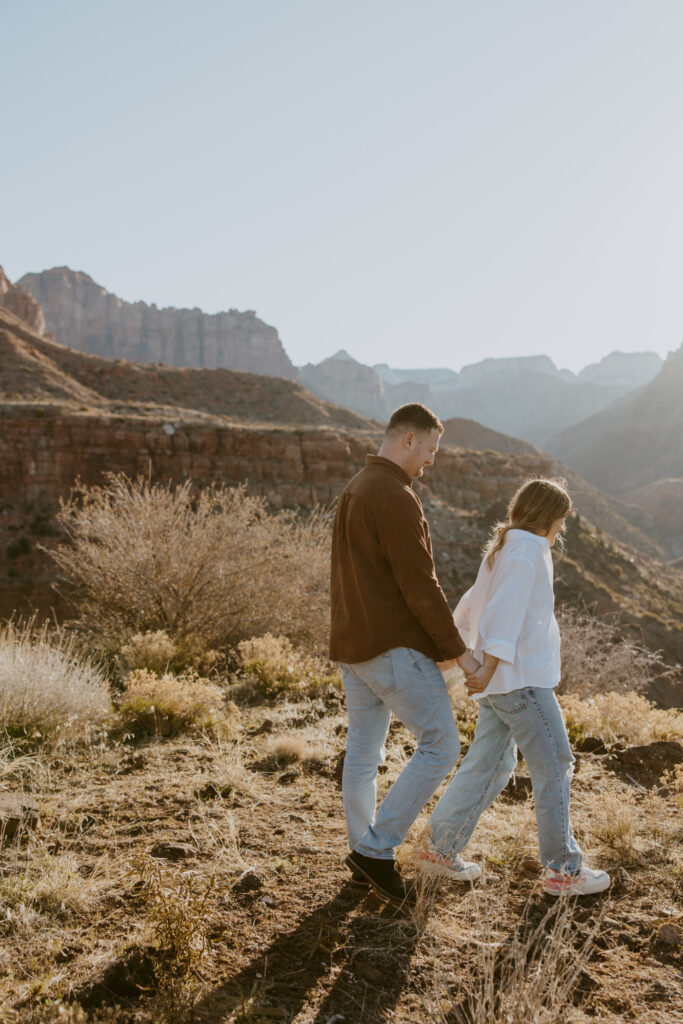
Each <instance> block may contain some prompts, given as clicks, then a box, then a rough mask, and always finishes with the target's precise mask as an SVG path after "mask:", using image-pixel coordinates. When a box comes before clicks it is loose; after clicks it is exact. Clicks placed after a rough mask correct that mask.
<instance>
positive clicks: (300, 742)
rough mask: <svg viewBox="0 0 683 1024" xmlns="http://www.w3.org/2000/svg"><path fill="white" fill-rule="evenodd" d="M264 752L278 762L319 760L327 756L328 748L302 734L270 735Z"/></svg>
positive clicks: (290, 762) (291, 762)
mask: <svg viewBox="0 0 683 1024" xmlns="http://www.w3.org/2000/svg"><path fill="white" fill-rule="evenodd" d="M266 753H267V755H268V756H269V757H271V758H272V759H273V760H274V761H276V762H277V763H278V764H293V763H294V762H297V761H299V762H302V763H305V762H306V761H319V760H322V759H323V758H325V757H327V756H328V754H329V750H327V749H326V748H325V747H323V745H322V744H320V743H311V741H310V740H307V739H305V738H304V737H303V736H291V735H281V736H272V737H270V739H269V740H268V743H267V744H266Z"/></svg>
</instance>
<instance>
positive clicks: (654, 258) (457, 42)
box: [0, 0, 683, 370]
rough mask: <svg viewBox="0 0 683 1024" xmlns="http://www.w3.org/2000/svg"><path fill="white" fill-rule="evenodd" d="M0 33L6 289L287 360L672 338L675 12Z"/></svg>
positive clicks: (225, 0) (680, 206) (678, 274)
mask: <svg viewBox="0 0 683 1024" xmlns="http://www.w3.org/2000/svg"><path fill="white" fill-rule="evenodd" d="M0 36H2V39H3V48H2V49H3V56H2V62H1V63H0V88H1V89H2V96H3V107H2V117H1V121H0V123H1V124H2V136H1V137H2V139H3V151H4V154H3V159H2V160H1V161H0V188H1V189H2V199H3V202H2V216H1V218H0V264H2V265H3V266H4V269H5V272H6V273H7V275H8V276H9V277H10V278H11V279H12V280H17V279H18V278H19V277H21V276H22V275H23V274H24V273H26V272H29V271H40V270H43V269H46V268H49V267H53V266H62V265H65V264H66V265H68V266H70V267H72V268H73V269H75V270H84V271H86V272H87V273H89V274H90V275H91V276H92V277H93V278H94V279H95V280H96V281H97V282H98V283H99V284H101V285H103V286H104V287H105V288H107V289H108V290H109V291H112V292H115V293H116V294H117V295H120V296H121V297H122V298H124V299H126V300H128V301H137V300H140V299H141V300H144V301H146V302H149V303H152V302H154V303H156V304H157V305H159V306H176V307H183V306H187V307H195V306H198V307H200V308H202V309H204V310H206V311H207V312H217V311H219V310H222V309H229V308H235V309H240V310H245V309H253V310H255V311H256V313H257V314H258V316H260V317H261V318H262V319H263V320H265V321H266V322H268V323H270V324H273V325H274V326H275V327H277V329H278V331H279V333H280V337H281V339H282V341H283V344H284V346H285V349H286V350H287V352H288V354H289V356H290V358H291V359H292V360H293V361H294V362H295V363H296V364H297V365H301V364H303V363H306V362H319V361H320V360H321V359H323V358H325V357H327V356H329V355H331V354H333V353H334V352H335V351H337V350H338V349H340V348H344V349H346V350H347V351H348V352H349V353H350V354H351V355H352V356H354V357H355V358H356V359H358V360H360V361H361V362H364V363H368V364H375V363H389V365H391V366H395V367H401V368H411V367H436V366H443V367H451V368H452V369H456V370H457V369H459V368H460V367H461V366H462V365H464V364H467V363H472V362H476V361H478V360H479V359H483V358H485V357H488V356H491V357H502V356H520V355H535V354H539V353H546V354H548V355H549V356H550V357H551V358H552V359H553V360H554V361H555V363H556V364H557V365H558V366H560V367H568V368H569V369H572V370H578V369H580V368H581V367H582V366H584V365H586V364H587V363H590V362H594V361H596V360H598V359H600V358H601V357H603V356H604V355H606V354H607V353H609V352H611V351H613V350H615V349H620V350H622V351H628V352H631V351H642V350H654V351H656V352H659V353H660V355H662V356H665V355H666V353H667V352H668V351H670V350H672V349H675V348H678V347H679V346H680V345H681V342H682V341H683V187H682V183H683V61H682V60H681V52H683V3H682V2H681V0H564V2H562V0H419V2H418V0H344V2H343V3H341V2H339V0H334V2H332V0H248V2H247V0H241V2H235V0H192V3H189V2H184V3H178V2H176V0H163V2H162V0H117V3H113V2H99V3H92V0H87V2H86V0H62V2H60V3H59V4H55V3H54V2H53V0H26V2H24V3H17V2H16V0H0ZM62 340H66V339H62Z"/></svg>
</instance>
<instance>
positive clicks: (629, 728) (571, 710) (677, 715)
mask: <svg viewBox="0 0 683 1024" xmlns="http://www.w3.org/2000/svg"><path fill="white" fill-rule="evenodd" d="M559 699H560V704H561V705H562V710H563V711H564V715H565V721H566V724H567V732H568V733H569V736H570V739H571V740H572V741H573V742H577V741H578V740H579V739H581V738H582V737H584V736H597V737H598V738H599V739H601V740H603V741H605V742H606V743H613V742H615V741H616V740H622V741H625V742H627V743H631V744H639V743H652V742H653V741H655V740H680V739H683V713H682V712H680V711H677V710H675V709H673V708H672V709H669V710H663V709H662V708H657V707H655V705H654V704H653V703H652V702H651V701H649V700H647V699H646V698H645V697H641V696H640V695H639V694H637V693H622V692H617V693H598V695H597V696H595V697H590V698H588V699H580V698H579V697H577V696H576V695H575V694H563V695H560V698H559Z"/></svg>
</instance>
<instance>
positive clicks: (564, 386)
mask: <svg viewBox="0 0 683 1024" xmlns="http://www.w3.org/2000/svg"><path fill="white" fill-rule="evenodd" d="M661 362H662V361H661V359H660V358H659V356H658V355H657V354H656V353H654V352H641V353H632V354H627V353H623V352H613V353H612V354H611V355H609V356H606V357H605V358H604V359H603V360H601V362H599V363H595V364H592V365H591V366H589V367H586V368H585V369H584V370H582V371H581V372H580V373H579V374H578V375H576V374H573V373H572V372H571V371H570V370H559V369H558V368H557V367H556V366H555V365H554V363H553V362H552V360H551V359H549V358H548V356H525V357H520V358H510V359H483V360H481V361H480V362H478V363H472V364H470V365H468V366H465V367H463V369H462V370H461V371H460V373H456V372H455V371H454V370H448V369H416V370H398V369H394V368H392V367H390V366H387V365H386V364H378V365H377V366H375V367H372V368H371V367H369V366H364V365H363V364H361V363H358V362H357V361H356V360H354V359H352V358H351V357H350V356H349V355H348V354H347V353H346V352H341V353H337V354H336V355H335V356H332V357H331V358H330V359H325V360H323V361H322V362H321V363H318V364H317V365H312V364H310V363H309V364H308V365H306V366H304V367H302V368H301V375H302V379H303V380H304V381H305V382H306V384H307V386H308V387H310V388H311V390H312V391H314V392H315V393H316V394H320V395H322V396H323V397H325V398H327V399H328V400H330V401H335V402H337V403H338V404H339V405H346V406H347V407H348V408H349V409H355V410H356V411H357V412H361V413H363V414H364V415H366V416H375V417H377V418H380V419H381V418H386V416H388V415H389V413H390V412H391V409H393V408H395V407H396V406H397V405H400V404H401V403H402V402H408V401H413V402H424V404H425V405H428V406H429V407H430V408H432V409H434V411H435V412H436V413H437V414H438V415H439V416H440V417H441V419H442V420H446V419H451V418H454V417H459V418H466V419H472V420H476V421H477V422H478V423H481V424H484V425H485V426H487V427H490V428H491V429H493V430H496V431H498V432H500V433H504V434H507V435H511V436H514V437H519V438H523V439H524V440H525V441H528V442H530V443H532V444H538V445H540V446H541V447H544V442H545V440H546V439H547V438H548V437H550V436H551V435H554V434H557V433H558V432H559V431H560V430H564V429H565V428H567V427H569V426H571V425H572V424H575V423H578V422H579V421H580V420H582V419H583V418H585V417H586V416H590V415H592V414H593V413H595V412H597V411H598V410H600V409H603V408H605V407H606V406H608V405H609V404H610V403H612V402H613V401H615V400H616V399H618V398H621V397H622V396H623V395H625V394H627V393H628V392H629V391H631V390H633V389H634V388H637V387H640V386H642V385H644V384H646V383H647V382H648V381H650V380H651V379H652V378H653V377H654V376H655V375H656V373H657V372H658V370H659V368H660V366H661Z"/></svg>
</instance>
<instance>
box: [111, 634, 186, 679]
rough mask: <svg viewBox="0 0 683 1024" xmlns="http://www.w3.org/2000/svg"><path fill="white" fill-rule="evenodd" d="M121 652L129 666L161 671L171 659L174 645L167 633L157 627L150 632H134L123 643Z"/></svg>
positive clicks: (174, 649)
mask: <svg viewBox="0 0 683 1024" xmlns="http://www.w3.org/2000/svg"><path fill="white" fill-rule="evenodd" d="M121 654H122V655H123V657H124V658H125V660H126V661H127V662H128V665H129V666H130V668H148V669H151V671H152V672H161V671H163V670H164V669H167V668H168V665H169V662H171V661H173V659H174V657H175V655H176V645H175V644H174V643H173V641H172V640H171V638H170V636H169V635H168V633H166V632H165V631H164V630H163V629H157V630H156V631H155V632H150V633H135V634H134V636H132V637H131V638H130V640H129V641H128V643H127V644H124V645H123V647H122V648H121Z"/></svg>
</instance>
